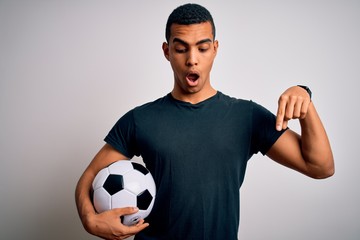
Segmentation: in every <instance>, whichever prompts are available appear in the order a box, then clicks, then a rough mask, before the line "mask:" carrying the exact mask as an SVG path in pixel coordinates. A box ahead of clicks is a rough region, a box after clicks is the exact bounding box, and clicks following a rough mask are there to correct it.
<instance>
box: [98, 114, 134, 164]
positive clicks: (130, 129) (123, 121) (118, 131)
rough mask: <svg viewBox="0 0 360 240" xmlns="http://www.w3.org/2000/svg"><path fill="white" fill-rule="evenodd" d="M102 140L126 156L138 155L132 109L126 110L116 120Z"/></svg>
mask: <svg viewBox="0 0 360 240" xmlns="http://www.w3.org/2000/svg"><path fill="white" fill-rule="evenodd" d="M104 141H105V142H106V143H108V144H110V145H111V146H112V147H114V148H115V149H116V150H118V151H119V152H121V153H122V154H124V155H125V156H126V157H128V158H132V157H133V156H134V155H138V153H137V150H136V149H137V147H136V127H135V122H134V114H133V110H131V111H129V112H127V113H126V114H125V115H124V116H122V117H121V118H120V119H119V120H118V121H117V122H116V124H115V125H114V126H113V127H112V129H111V130H110V132H109V133H108V135H107V136H106V137H105V139H104Z"/></svg>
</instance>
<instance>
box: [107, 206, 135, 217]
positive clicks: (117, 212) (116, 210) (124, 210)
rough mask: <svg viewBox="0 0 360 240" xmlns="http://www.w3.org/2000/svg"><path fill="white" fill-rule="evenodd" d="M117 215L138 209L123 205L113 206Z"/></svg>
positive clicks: (127, 213)
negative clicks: (121, 206) (122, 206)
mask: <svg viewBox="0 0 360 240" xmlns="http://www.w3.org/2000/svg"><path fill="white" fill-rule="evenodd" d="M113 210H114V211H115V212H116V214H117V215H119V216H123V215H129V214H133V213H136V212H138V211H139V208H137V207H124V208H115V209H113Z"/></svg>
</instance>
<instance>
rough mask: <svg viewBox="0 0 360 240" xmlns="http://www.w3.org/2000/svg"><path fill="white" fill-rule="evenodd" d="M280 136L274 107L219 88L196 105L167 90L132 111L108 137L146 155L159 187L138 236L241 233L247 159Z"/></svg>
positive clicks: (201, 236) (206, 236)
mask: <svg viewBox="0 0 360 240" xmlns="http://www.w3.org/2000/svg"><path fill="white" fill-rule="evenodd" d="M281 134H282V132H277V131H276V130H275V116H274V115H273V114H272V113H271V112H269V111H268V110H266V109H265V108H263V107H262V106H260V105H258V104H256V103H254V102H252V101H246V100H241V99H235V98H232V97H229V96H226V95H224V94H222V93H221V92H218V93H217V94H216V95H215V96H213V97H211V98H209V99H207V100H205V101H203V102H200V103H198V104H191V103H187V102H182V101H178V100H176V99H174V98H173V97H172V96H171V94H168V95H166V96H165V97H163V98H160V99H158V100H156V101H154V102H151V103H147V104H145V105H142V106H140V107H137V108H135V109H133V110H131V111H129V112H128V113H126V114H125V115H124V116H123V117H121V118H120V120H119V121H118V122H117V123H116V124H115V126H114V127H113V128H112V130H111V131H110V132H109V134H108V135H107V136H106V138H105V141H106V142H107V143H109V144H110V145H112V146H113V147H114V148H116V149H117V150H118V151H120V152H121V153H122V154H124V155H125V156H127V157H129V158H132V157H133V156H134V155H137V156H141V157H142V158H143V160H144V162H145V164H146V167H147V168H148V169H149V170H150V172H151V173H152V175H153V177H154V179H155V183H156V187H157V195H156V200H155V204H154V208H153V210H152V212H151V214H150V215H149V217H148V218H147V219H146V220H147V221H148V222H149V223H150V226H149V227H148V228H147V229H145V230H144V231H143V232H141V233H139V234H138V235H137V236H136V239H187V240H188V239H196V240H201V239H227V240H229V239H230V240H231V239H237V233H238V225H239V188H240V186H241V184H242V182H243V179H244V174H245V169H246V164H247V161H248V160H249V159H250V157H251V156H252V155H253V154H255V153H258V152H259V151H260V152H261V153H262V154H265V153H266V152H267V151H268V149H269V148H270V147H271V146H272V145H273V143H274V142H275V141H276V140H277V139H278V137H279V136H280V135H281Z"/></svg>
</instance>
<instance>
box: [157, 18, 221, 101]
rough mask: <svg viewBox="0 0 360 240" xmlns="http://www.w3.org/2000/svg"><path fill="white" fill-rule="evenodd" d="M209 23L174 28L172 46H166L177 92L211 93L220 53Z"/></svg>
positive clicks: (170, 44)
mask: <svg viewBox="0 0 360 240" xmlns="http://www.w3.org/2000/svg"><path fill="white" fill-rule="evenodd" d="M213 38H214V37H213V33H212V28H211V24H210V23H209V22H204V23H199V24H191V25H179V24H173V25H172V26H171V36H170V39H169V43H164V44H163V51H164V55H165V57H166V58H167V59H168V60H169V61H170V64H171V67H172V69H173V72H174V81H175V82H174V91H173V92H175V93H176V94H180V95H188V94H196V93H202V92H206V91H209V90H210V89H211V85H210V71H211V68H212V65H213V62H214V59H215V56H216V53H217V47H218V42H217V41H214V40H213Z"/></svg>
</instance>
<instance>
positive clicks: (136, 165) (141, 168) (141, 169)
mask: <svg viewBox="0 0 360 240" xmlns="http://www.w3.org/2000/svg"><path fill="white" fill-rule="evenodd" d="M131 164H132V165H133V168H134V169H135V170H138V171H139V172H141V173H142V174H144V175H146V174H148V173H149V170H147V168H146V167H144V166H143V165H141V164H140V163H135V162H132V163H131Z"/></svg>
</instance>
